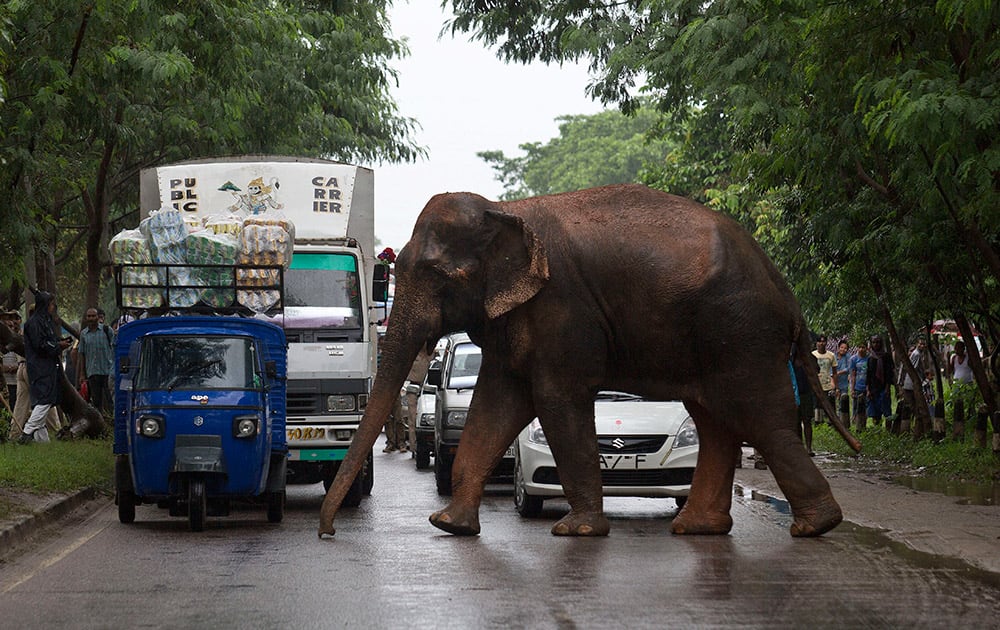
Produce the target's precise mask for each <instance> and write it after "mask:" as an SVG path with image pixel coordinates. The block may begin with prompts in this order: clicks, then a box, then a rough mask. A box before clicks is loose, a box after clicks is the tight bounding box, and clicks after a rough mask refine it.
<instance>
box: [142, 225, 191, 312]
mask: <svg viewBox="0 0 1000 630" xmlns="http://www.w3.org/2000/svg"><path fill="white" fill-rule="evenodd" d="M139 229H140V230H141V231H142V233H143V234H145V235H146V237H147V238H148V239H149V244H150V249H151V250H152V252H153V260H154V261H156V262H158V263H160V264H161V265H162V264H170V265H182V264H184V263H185V262H187V244H186V243H187V236H188V230H187V227H185V225H184V218H183V217H182V216H181V213H180V211H179V210H178V209H176V208H174V207H172V206H163V207H162V208H160V209H159V210H157V211H155V212H152V213H150V215H149V217H147V218H146V219H144V220H143V221H142V222H141V223H140V224H139ZM169 284H170V289H169V291H168V296H169V299H170V304H169V306H177V307H188V306H193V305H194V304H195V303H196V302H197V301H198V298H199V294H198V291H197V290H195V289H184V288H174V287H182V286H184V285H190V284H193V283H192V282H191V270H190V269H188V268H186V267H179V268H175V269H171V270H170V283H169Z"/></svg>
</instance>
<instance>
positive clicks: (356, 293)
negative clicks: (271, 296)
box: [285, 252, 361, 327]
mask: <svg viewBox="0 0 1000 630" xmlns="http://www.w3.org/2000/svg"><path fill="white" fill-rule="evenodd" d="M285 306H291V307H296V306H299V307H314V308H322V309H323V310H322V315H323V317H324V318H326V319H328V320H329V321H328V322H327V325H333V326H341V327H357V326H360V322H361V291H360V284H359V282H358V262H357V260H356V259H355V258H354V256H352V255H350V254H314V253H303V252H297V253H296V254H295V255H294V256H293V257H292V264H291V265H290V266H289V268H288V271H286V272H285Z"/></svg>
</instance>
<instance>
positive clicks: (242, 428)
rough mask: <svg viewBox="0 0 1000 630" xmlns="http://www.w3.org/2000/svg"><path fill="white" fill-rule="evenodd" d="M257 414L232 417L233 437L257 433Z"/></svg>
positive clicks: (244, 436) (249, 435) (246, 436)
mask: <svg viewBox="0 0 1000 630" xmlns="http://www.w3.org/2000/svg"><path fill="white" fill-rule="evenodd" d="M259 424H260V423H259V420H258V418H257V416H236V417H235V418H233V437H236V438H252V437H254V436H255V435H257V427H258V426H259Z"/></svg>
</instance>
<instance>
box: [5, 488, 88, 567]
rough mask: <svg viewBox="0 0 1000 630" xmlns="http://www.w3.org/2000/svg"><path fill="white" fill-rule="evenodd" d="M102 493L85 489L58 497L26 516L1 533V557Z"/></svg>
mask: <svg viewBox="0 0 1000 630" xmlns="http://www.w3.org/2000/svg"><path fill="white" fill-rule="evenodd" d="M99 494H100V493H99V492H98V490H97V489H96V488H84V489H83V490H79V491H77V492H74V493H71V494H67V495H57V496H54V497H52V498H51V499H50V500H49V501H47V502H46V503H45V504H43V505H42V507H41V508H37V509H35V510H34V511H32V512H31V513H28V514H24V515H23V517H21V518H20V519H18V520H16V521H15V522H14V523H13V524H10V525H7V526H6V527H4V529H3V530H2V531H0V549H2V550H3V551H2V553H0V557H6V556H8V555H10V554H11V553H12V552H14V551H16V550H17V549H18V548H19V547H21V546H22V545H24V544H25V543H27V542H29V541H30V540H31V539H32V538H33V537H34V535H35V534H36V533H37V532H38V531H39V530H40V529H42V528H44V527H46V526H48V525H50V524H52V523H53V522H55V521H57V520H59V519H61V518H62V517H64V516H66V515H67V514H69V513H70V512H72V511H73V510H75V509H76V508H78V507H80V506H81V505H83V504H85V503H87V502H88V501H93V500H94V499H96V498H97V496H98V495H99Z"/></svg>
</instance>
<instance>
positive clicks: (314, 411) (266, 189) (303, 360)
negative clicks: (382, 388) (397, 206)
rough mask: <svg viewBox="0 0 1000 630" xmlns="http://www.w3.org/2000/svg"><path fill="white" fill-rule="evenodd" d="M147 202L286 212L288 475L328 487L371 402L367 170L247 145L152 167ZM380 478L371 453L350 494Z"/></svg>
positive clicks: (148, 205) (283, 322)
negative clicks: (256, 151) (290, 229)
mask: <svg viewBox="0 0 1000 630" xmlns="http://www.w3.org/2000/svg"><path fill="white" fill-rule="evenodd" d="M139 194H140V211H141V214H142V216H144V217H145V216H148V215H149V214H150V213H152V212H154V211H156V210H157V209H159V208H162V207H164V206H169V207H173V208H176V209H177V210H179V211H180V212H181V213H182V214H183V215H184V217H185V221H186V222H190V223H192V224H197V222H198V221H203V220H205V219H206V218H208V217H211V216H215V215H220V214H226V213H239V214H242V215H244V216H246V215H254V214H268V215H283V216H284V218H285V219H287V220H288V221H290V222H291V224H292V225H293V226H294V237H293V253H292V259H291V264H290V266H289V268H288V269H287V270H286V271H285V272H284V302H285V304H284V309H283V312H282V313H281V314H279V315H274V316H273V317H270V318H268V319H270V320H271V321H272V322H273V323H275V324H277V325H279V326H281V327H282V328H283V329H284V331H285V336H286V339H287V342H288V372H287V394H286V396H287V417H286V437H287V443H288V453H289V454H288V472H287V475H288V483H297V484H314V483H318V482H320V481H322V482H323V484H324V487H325V488H326V489H329V487H330V484H331V483H332V482H333V478H334V477H335V476H336V474H337V470H338V468H339V467H340V463H341V461H342V460H343V458H344V455H345V454H346V453H347V449H348V448H349V447H350V444H351V441H352V440H353V438H354V435H355V432H356V431H357V428H358V424H359V422H360V420H361V416H362V414H363V413H364V409H365V406H366V404H367V402H368V396H369V393H370V391H371V386H372V382H373V380H374V377H375V370H376V366H377V363H376V361H377V352H378V348H377V344H378V334H377V331H376V322H377V319H378V316H377V311H376V308H377V307H376V303H378V302H385V301H386V293H387V287H388V275H389V274H388V267H387V266H385V265H383V264H381V263H380V261H378V260H377V258H376V255H375V251H374V248H375V212H374V210H375V183H374V173H373V171H372V170H371V169H368V168H365V167H361V166H354V165H349V164H342V163H338V162H333V161H329V160H322V159H314V158H301V157H290V156H263V155H245V156H235V157H226V158H209V159H196V160H188V161H183V162H176V163H172V164H167V165H162V166H156V167H152V168H148V169H145V170H143V171H142V172H141V174H140V187H139ZM373 482H374V470H373V459H372V455H371V453H369V454H368V460H367V463H366V465H365V466H364V468H363V469H362V472H361V473H359V474H358V476H357V478H356V479H355V481H354V484H353V485H352V487H351V490H350V492H349V493H348V495H347V497H346V498H345V500H344V505H348V506H356V505H358V504H360V502H361V499H362V497H363V496H364V495H367V494H370V493H371V490H372V485H373Z"/></svg>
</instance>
